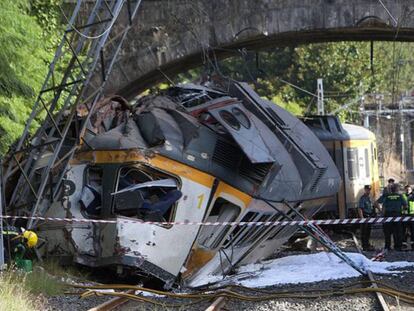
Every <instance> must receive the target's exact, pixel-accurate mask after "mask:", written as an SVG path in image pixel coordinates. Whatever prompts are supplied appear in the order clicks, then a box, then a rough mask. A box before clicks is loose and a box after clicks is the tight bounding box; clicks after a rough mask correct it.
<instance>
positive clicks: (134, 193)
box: [113, 165, 182, 221]
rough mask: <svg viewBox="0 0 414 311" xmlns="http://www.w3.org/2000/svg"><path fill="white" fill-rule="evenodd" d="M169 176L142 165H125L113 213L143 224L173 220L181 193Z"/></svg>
mask: <svg viewBox="0 0 414 311" xmlns="http://www.w3.org/2000/svg"><path fill="white" fill-rule="evenodd" d="M178 188H179V187H178V182H177V180H176V179H174V178H172V177H171V176H169V175H167V174H164V173H162V172H159V171H157V170H155V169H152V168H149V167H146V166H144V165H142V166H139V167H137V166H124V167H122V168H121V169H120V171H119V174H118V183H117V187H116V191H115V192H114V193H113V196H114V205H113V214H115V215H121V216H126V217H136V218H138V219H142V220H144V221H172V220H174V216H175V210H176V207H177V201H178V200H179V199H180V198H181V196H182V193H181V191H180V190H179V189H178Z"/></svg>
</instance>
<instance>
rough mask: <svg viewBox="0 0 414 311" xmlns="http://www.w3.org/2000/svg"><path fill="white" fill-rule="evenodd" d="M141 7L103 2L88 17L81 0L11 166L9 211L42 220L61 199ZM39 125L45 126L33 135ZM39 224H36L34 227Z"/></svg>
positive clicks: (126, 0) (121, 0) (126, 1)
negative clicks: (81, 112) (12, 183)
mask: <svg viewBox="0 0 414 311" xmlns="http://www.w3.org/2000/svg"><path fill="white" fill-rule="evenodd" d="M140 4H141V0H97V1H95V2H93V3H89V4H87V5H89V7H88V10H87V11H88V13H87V14H85V12H83V10H81V8H82V1H81V0H77V3H76V5H75V7H74V10H73V13H72V16H71V18H70V19H68V25H67V28H66V30H65V33H64V35H63V38H62V40H61V42H60V44H59V46H58V48H57V50H56V54H55V56H54V59H53V61H52V63H51V64H50V67H49V72H48V74H47V76H46V79H45V81H44V83H43V86H42V88H41V91H40V93H39V95H38V97H37V99H36V101H35V103H34V105H33V110H32V112H31V114H30V117H29V119H28V121H27V123H26V126H25V129H24V132H23V134H22V136H21V138H20V140H19V141H18V143H17V145H16V146H15V148H14V150H13V151H12V152H10V153H9V158H8V159H7V162H6V163H5V168H6V169H5V177H4V180H3V185H7V182H8V181H9V180H10V179H11V178H18V179H17V183H15V184H16V186H15V187H14V189H12V193H11V196H10V198H9V199H8V200H7V202H6V208H7V209H8V210H11V211H13V213H15V214H24V215H29V216H35V215H36V216H38V215H42V214H44V212H45V211H46V210H47V208H48V206H50V203H51V202H52V201H53V200H54V199H55V197H56V195H57V194H58V192H59V189H60V187H61V185H62V180H63V178H64V176H65V173H66V171H67V166H68V162H69V160H70V159H71V158H72V156H73V155H74V153H75V151H76V149H77V148H78V146H79V144H80V143H81V142H82V136H83V135H84V133H85V130H86V125H87V124H88V122H89V118H90V115H91V111H93V110H94V108H95V106H96V103H97V102H98V101H99V100H100V99H101V98H102V96H103V90H104V87H105V83H106V81H107V79H108V77H109V75H110V73H111V71H112V69H113V68H114V65H115V64H116V59H117V56H118V54H119V52H120V50H121V46H122V44H123V42H124V41H125V39H126V36H127V33H128V31H129V29H130V28H131V26H132V22H133V20H134V18H135V16H136V14H137V11H138V8H139V6H140ZM83 5H85V4H83ZM115 30H116V31H115ZM62 68H64V69H63V70H62ZM80 105H82V106H83V107H86V109H87V110H88V112H89V113H88V114H87V116H86V117H84V118H80V117H79V116H78V113H77V108H78V107H79V106H80ZM43 118H44V120H43V121H42V119H43ZM36 122H40V123H41V126H40V128H39V129H38V130H37V131H36V133H35V134H34V135H33V136H32V135H31V134H30V132H31V130H32V129H33V128H34V127H35V123H36ZM74 125H75V126H74ZM74 129H75V133H73V131H74ZM69 132H70V133H69ZM56 172H58V173H56ZM16 176H18V177H16ZM34 224H35V222H34V221H33V219H30V220H29V222H28V227H29V228H31V227H33V226H34Z"/></svg>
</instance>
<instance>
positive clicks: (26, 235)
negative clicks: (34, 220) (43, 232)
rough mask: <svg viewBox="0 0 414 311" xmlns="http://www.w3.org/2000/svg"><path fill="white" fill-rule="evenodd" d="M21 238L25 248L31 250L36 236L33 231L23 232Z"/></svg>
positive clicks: (34, 244) (35, 241)
mask: <svg viewBox="0 0 414 311" xmlns="http://www.w3.org/2000/svg"><path fill="white" fill-rule="evenodd" d="M23 237H24V238H25V239H26V243H27V246H28V247H30V248H32V247H35V246H36V244H37V234H36V233H34V232H33V231H30V230H26V231H25V232H23Z"/></svg>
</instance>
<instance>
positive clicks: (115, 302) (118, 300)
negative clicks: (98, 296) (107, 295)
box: [88, 289, 135, 311]
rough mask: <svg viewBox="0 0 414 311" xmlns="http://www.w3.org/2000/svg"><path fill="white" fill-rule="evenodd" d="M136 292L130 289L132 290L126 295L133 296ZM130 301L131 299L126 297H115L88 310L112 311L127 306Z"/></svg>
mask: <svg viewBox="0 0 414 311" xmlns="http://www.w3.org/2000/svg"><path fill="white" fill-rule="evenodd" d="M134 292H135V291H134V290H132V289H130V290H127V291H126V292H125V293H127V294H133V293H134ZM128 301H129V299H128V298H126V297H115V298H112V299H110V300H108V301H105V302H104V303H101V304H99V305H97V306H95V307H93V308H91V309H88V311H111V310H115V309H116V308H118V307H120V306H122V305H124V304H126V303H127V302H128Z"/></svg>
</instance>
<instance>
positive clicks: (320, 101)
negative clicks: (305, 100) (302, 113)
mask: <svg viewBox="0 0 414 311" xmlns="http://www.w3.org/2000/svg"><path fill="white" fill-rule="evenodd" d="M317 91H318V115H320V116H323V115H325V103H324V98H323V82H322V79H318V80H317Z"/></svg>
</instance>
